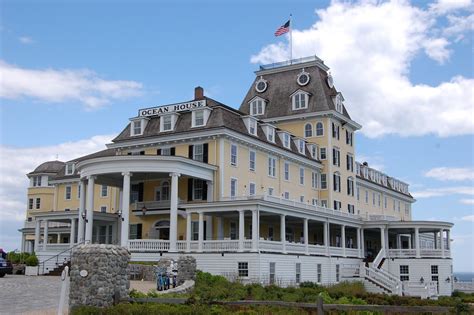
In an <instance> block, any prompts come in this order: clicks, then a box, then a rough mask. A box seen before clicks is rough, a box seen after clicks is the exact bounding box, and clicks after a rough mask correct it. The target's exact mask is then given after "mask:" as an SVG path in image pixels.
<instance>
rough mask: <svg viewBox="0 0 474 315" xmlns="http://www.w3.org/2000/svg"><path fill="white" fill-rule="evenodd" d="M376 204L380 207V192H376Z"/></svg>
mask: <svg viewBox="0 0 474 315" xmlns="http://www.w3.org/2000/svg"><path fill="white" fill-rule="evenodd" d="M377 204H378V206H379V207H380V194H377Z"/></svg>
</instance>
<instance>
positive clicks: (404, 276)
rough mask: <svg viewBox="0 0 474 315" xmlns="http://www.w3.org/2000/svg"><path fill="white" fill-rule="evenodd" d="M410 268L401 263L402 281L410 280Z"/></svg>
mask: <svg viewBox="0 0 474 315" xmlns="http://www.w3.org/2000/svg"><path fill="white" fill-rule="evenodd" d="M409 274H410V269H409V266H408V265H400V281H410V275H409Z"/></svg>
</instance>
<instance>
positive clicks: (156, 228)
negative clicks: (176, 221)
mask: <svg viewBox="0 0 474 315" xmlns="http://www.w3.org/2000/svg"><path fill="white" fill-rule="evenodd" d="M149 236H150V238H151V239H160V240H169V239H170V221H167V220H162V221H158V222H156V223H155V224H153V226H152V227H151V229H150V233H149Z"/></svg>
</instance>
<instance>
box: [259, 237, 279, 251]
mask: <svg viewBox="0 0 474 315" xmlns="http://www.w3.org/2000/svg"><path fill="white" fill-rule="evenodd" d="M258 245H259V249H260V250H263V251H268V252H277V253H281V252H282V251H283V245H282V243H281V242H276V241H267V240H260V241H259V243H258Z"/></svg>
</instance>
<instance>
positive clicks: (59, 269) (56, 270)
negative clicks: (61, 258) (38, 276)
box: [44, 261, 71, 276]
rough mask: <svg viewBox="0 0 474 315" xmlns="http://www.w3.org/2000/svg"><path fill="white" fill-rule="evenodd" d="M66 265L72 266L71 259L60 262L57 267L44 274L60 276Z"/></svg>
mask: <svg viewBox="0 0 474 315" xmlns="http://www.w3.org/2000/svg"><path fill="white" fill-rule="evenodd" d="M66 266H68V267H69V268H71V261H66V262H64V263H62V264H58V265H57V266H56V268H54V269H53V270H51V271H49V272H48V273H46V274H44V275H45V276H60V275H62V273H63V270H64V268H66Z"/></svg>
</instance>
